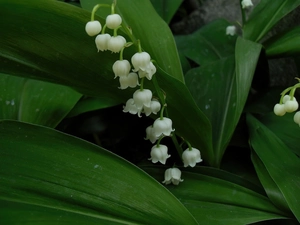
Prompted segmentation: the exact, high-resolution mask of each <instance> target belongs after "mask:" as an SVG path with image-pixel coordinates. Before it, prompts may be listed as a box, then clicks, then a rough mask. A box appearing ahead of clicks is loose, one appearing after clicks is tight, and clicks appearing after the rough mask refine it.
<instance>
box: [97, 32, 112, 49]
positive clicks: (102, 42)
mask: <svg viewBox="0 0 300 225" xmlns="http://www.w3.org/2000/svg"><path fill="white" fill-rule="evenodd" d="M110 38H111V36H110V35H109V34H99V35H97V37H96V39H95V43H96V46H97V49H98V52H99V51H102V52H103V51H106V50H107V43H108V40H109V39H110Z"/></svg>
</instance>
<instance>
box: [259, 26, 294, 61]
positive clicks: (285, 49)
mask: <svg viewBox="0 0 300 225" xmlns="http://www.w3.org/2000/svg"><path fill="white" fill-rule="evenodd" d="M299 42H300V27H299V26H297V27H295V28H293V29H291V30H289V31H288V32H287V31H285V32H284V33H281V34H278V35H276V36H273V37H272V38H270V39H268V40H267V41H266V42H264V43H263V45H264V46H265V48H266V53H267V56H268V57H288V56H293V55H296V56H297V55H299V53H300V45H299Z"/></svg>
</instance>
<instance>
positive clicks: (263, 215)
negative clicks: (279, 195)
mask: <svg viewBox="0 0 300 225" xmlns="http://www.w3.org/2000/svg"><path fill="white" fill-rule="evenodd" d="M142 168H143V169H145V170H146V171H147V172H148V173H150V174H151V175H152V174H153V175H154V176H157V174H159V176H158V177H161V175H162V174H161V173H162V170H161V169H157V167H153V166H152V167H148V168H147V167H142ZM182 179H184V181H183V182H182V183H180V186H178V187H176V186H173V185H169V186H167V187H168V189H169V190H170V191H171V192H172V193H173V194H174V195H175V196H176V197H178V199H180V201H181V202H182V203H183V204H184V205H185V206H186V208H187V209H188V210H189V211H190V212H191V213H192V214H193V215H194V217H195V218H196V219H197V220H198V223H199V224H204V225H205V224H214V225H215V224H216V225H218V224H220V225H227V224H228V225H244V224H250V223H254V222H259V221H263V220H271V219H280V218H287V216H286V214H285V213H284V212H282V211H280V210H278V209H277V208H276V207H275V206H274V205H273V204H272V203H271V202H270V200H269V199H268V198H267V197H266V196H265V195H264V194H262V192H261V190H257V188H253V185H251V184H249V182H248V181H247V180H244V179H243V178H241V177H238V176H236V175H234V174H230V173H228V172H226V171H222V170H218V169H214V168H206V167H196V168H193V170H183V171H182ZM179 187H180V188H179ZM255 190H257V191H255Z"/></svg>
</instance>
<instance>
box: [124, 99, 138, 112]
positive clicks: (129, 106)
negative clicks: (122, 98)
mask: <svg viewBox="0 0 300 225" xmlns="http://www.w3.org/2000/svg"><path fill="white" fill-rule="evenodd" d="M123 112H129V113H130V114H133V115H134V114H137V113H138V109H137V107H136V105H135V104H134V100H133V99H132V98H130V99H128V100H127V102H126V106H125V107H124V109H123Z"/></svg>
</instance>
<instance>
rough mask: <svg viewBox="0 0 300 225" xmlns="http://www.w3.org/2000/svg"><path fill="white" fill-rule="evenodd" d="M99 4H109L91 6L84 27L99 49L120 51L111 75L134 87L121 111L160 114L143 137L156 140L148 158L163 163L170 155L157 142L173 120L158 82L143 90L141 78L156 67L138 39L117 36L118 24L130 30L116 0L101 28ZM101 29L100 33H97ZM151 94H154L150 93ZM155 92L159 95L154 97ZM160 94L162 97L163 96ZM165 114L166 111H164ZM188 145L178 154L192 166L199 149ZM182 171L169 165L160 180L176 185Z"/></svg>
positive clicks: (168, 133)
mask: <svg viewBox="0 0 300 225" xmlns="http://www.w3.org/2000/svg"><path fill="white" fill-rule="evenodd" d="M101 6H104V7H106V6H109V5H104V4H98V5H96V6H95V7H94V9H93V11H92V15H91V21H90V22H88V23H87V24H86V27H85V30H86V33H87V34H88V35H89V36H95V35H97V36H96V39H95V43H96V47H97V49H98V52H99V51H107V50H108V51H111V52H112V53H119V54H120V57H119V60H117V61H115V62H114V64H113V65H112V70H113V73H114V78H115V79H116V78H118V79H119V83H120V87H119V89H126V88H128V87H130V88H136V87H137V86H139V88H138V89H137V90H135V91H134V93H133V95H132V98H130V99H128V100H127V102H126V104H125V106H124V108H123V112H125V113H130V114H137V115H138V116H139V117H141V116H142V113H144V114H145V115H146V116H149V115H151V114H154V115H156V114H158V113H159V117H158V118H157V119H156V120H155V121H154V122H153V124H152V125H150V126H148V127H147V128H146V138H145V139H146V140H149V141H150V142H151V143H152V144H154V143H156V144H155V145H154V146H153V147H152V149H151V152H150V156H151V158H149V160H151V161H152V162H153V163H157V162H160V163H162V164H166V161H167V159H168V158H170V157H171V155H169V154H168V147H167V146H166V145H163V144H160V141H161V140H162V139H163V138H164V137H170V136H172V135H173V132H175V129H173V123H172V120H171V119H170V118H168V116H166V115H165V114H164V112H166V110H165V108H166V106H167V105H166V104H165V101H166V99H165V98H166V96H165V95H164V94H162V92H161V89H160V87H159V86H158V84H157V82H153V84H154V87H155V90H154V92H152V91H153V90H150V89H145V88H144V85H143V84H144V81H145V80H149V81H151V80H152V79H153V77H154V75H155V73H156V66H155V65H154V64H153V60H152V59H151V56H150V54H149V53H148V52H146V51H143V50H142V47H141V43H140V41H139V40H138V41H136V43H131V42H127V41H126V39H125V38H124V37H123V36H121V35H118V32H117V31H118V29H119V28H120V27H122V28H124V30H125V31H129V33H130V35H129V36H131V35H132V32H131V30H130V29H129V28H127V27H126V26H123V24H122V17H121V16H120V15H119V14H116V13H115V3H113V4H112V5H111V14H110V15H108V16H107V17H106V20H105V24H104V26H103V29H102V25H101V23H100V22H99V21H97V20H94V14H95V12H96V10H97V9H98V8H99V7H101ZM106 28H108V29H111V30H113V35H111V34H109V33H105V29H106ZM100 32H101V34H100ZM132 44H136V45H137V47H138V51H137V52H136V53H135V54H133V55H132V57H131V59H130V61H129V60H127V59H123V51H124V49H125V48H126V47H130V46H131V45H132ZM153 93H154V94H153ZM155 94H157V95H158V96H159V97H156V96H154V95H155ZM162 96H164V97H163V98H162ZM166 114H167V113H166ZM185 142H186V143H187V144H188V146H189V147H188V149H186V150H185V151H184V152H183V151H182V150H181V149H180V148H179V149H177V150H178V153H179V154H181V157H182V160H183V163H184V167H187V166H191V167H194V166H195V165H196V163H199V162H201V161H202V159H201V155H200V151H199V150H198V149H196V148H192V147H191V145H190V144H189V143H188V142H187V141H185ZM182 181H183V180H182V179H181V171H180V170H179V169H178V168H175V167H173V168H169V169H167V170H166V172H165V180H164V181H163V183H165V184H170V183H173V184H175V185H178V184H179V182H182Z"/></svg>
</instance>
